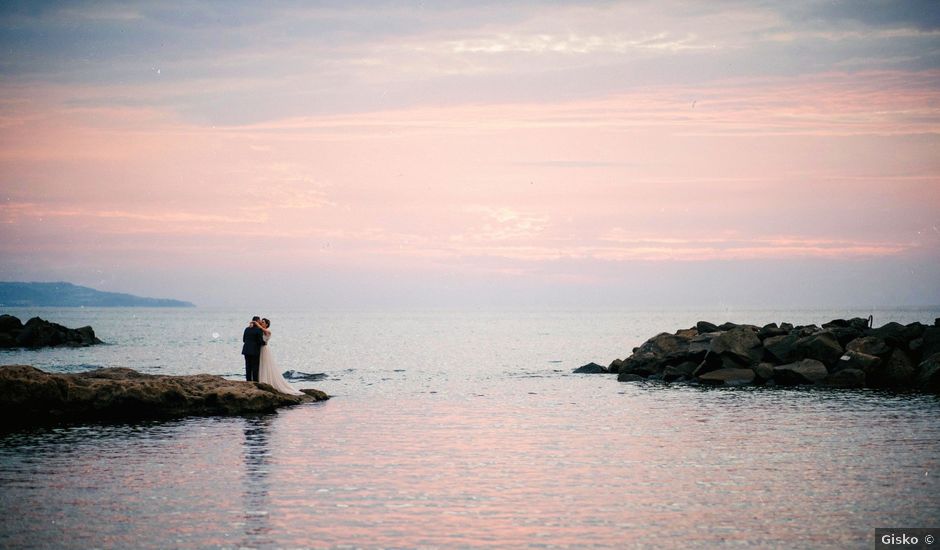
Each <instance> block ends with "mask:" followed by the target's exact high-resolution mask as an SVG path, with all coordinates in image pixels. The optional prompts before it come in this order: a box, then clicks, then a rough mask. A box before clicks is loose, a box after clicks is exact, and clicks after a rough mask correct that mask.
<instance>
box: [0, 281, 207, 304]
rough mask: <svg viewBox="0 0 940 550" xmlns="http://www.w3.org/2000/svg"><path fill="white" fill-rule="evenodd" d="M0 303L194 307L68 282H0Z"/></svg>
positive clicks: (179, 302) (163, 299) (180, 302)
mask: <svg viewBox="0 0 940 550" xmlns="http://www.w3.org/2000/svg"><path fill="white" fill-rule="evenodd" d="M0 307H196V305H195V304H193V303H192V302H185V301H183V300H172V299H169V298H147V297H143V296H134V295H133V294H123V293H119V292H102V291H100V290H95V289H93V288H89V287H87V286H78V285H74V284H72V283H65V282H58V283H24V282H0Z"/></svg>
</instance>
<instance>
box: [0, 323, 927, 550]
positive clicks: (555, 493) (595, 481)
mask: <svg viewBox="0 0 940 550" xmlns="http://www.w3.org/2000/svg"><path fill="white" fill-rule="evenodd" d="M0 313H8V314H12V315H16V316H18V317H20V318H21V319H23V320H24V321H25V319H27V318H29V317H33V316H40V317H42V318H43V319H46V320H49V321H53V322H56V323H60V324H63V325H66V326H69V327H79V326H84V325H91V326H92V327H94V329H95V332H96V334H97V335H98V337H99V338H101V339H102V340H103V341H105V342H106V344H105V345H101V346H93V347H88V348H60V349H44V350H36V351H28V350H17V351H2V352H0V364H28V365H33V366H35V367H38V368H41V369H44V370H47V371H50V372H79V371H85V370H90V369H95V368H99V367H118V366H120V367H131V368H134V369H137V370H139V371H142V372H146V373H151V374H174V375H178V374H195V373H212V374H217V375H221V376H225V377H228V378H232V379H239V378H242V377H243V372H244V363H243V360H242V357H241V356H240V341H241V333H242V330H243V328H244V327H245V326H246V324H247V322H248V320H249V318H250V317H251V315H252V314H253V313H255V312H252V311H239V310H233V309H207V308H186V309H141V308H113V309H112V308H107V309H90V308H61V309H60V308H33V309H15V308H2V309H0ZM260 313H263V314H265V316H266V317H269V318H270V319H271V321H272V327H271V328H272V330H273V333H274V336H273V338H272V340H271V344H270V345H271V348H270V349H271V351H272V352H273V354H274V357H275V359H276V361H277V364H278V368H279V369H280V370H296V371H302V372H306V373H311V374H315V373H322V374H323V375H324V376H323V377H322V378H321V379H319V380H316V381H313V382H301V383H297V386H298V387H316V388H319V389H321V390H323V391H326V392H327V393H329V394H330V395H331V396H332V398H331V399H330V400H328V401H325V402H321V403H312V404H305V405H301V406H297V407H293V408H286V409H282V410H280V411H278V412H277V413H276V414H268V415H260V416H244V417H243V416H235V417H196V418H184V419H179V420H172V421H148V422H126V423H85V424H80V425H72V426H57V427H44V428H33V429H24V430H19V431H13V432H10V431H7V432H5V433H2V434H0V547H2V548H121V549H125V548H187V549H188V548H700V547H701V548H709V547H746V548H871V547H872V546H873V545H874V529H875V528H882V527H886V528H901V527H938V526H940V398H938V396H933V395H923V394H916V393H892V392H886V391H876V390H870V389H864V390H835V389H816V388H791V389H783V388H760V387H751V388H706V387H695V386H683V385H671V386H666V385H663V384H660V383H652V382H640V383H636V382H623V383H622V382H618V381H617V380H616V377H615V376H612V375H605V374H574V373H573V372H572V371H573V370H574V369H575V368H577V367H579V366H581V365H583V364H585V363H588V362H592V361H593V362H596V363H600V364H603V365H607V364H609V363H610V362H611V361H612V360H613V359H616V358H620V359H623V358H625V357H627V356H629V355H630V353H631V351H632V349H633V348H634V347H636V346H638V345H640V344H641V343H642V342H643V341H645V340H646V339H647V338H649V337H651V336H653V335H655V334H657V333H659V332H664V331H666V332H674V331H675V330H677V329H680V328H688V327H690V326H694V324H695V323H696V322H697V321H699V320H706V321H710V322H714V323H722V322H725V321H732V322H738V323H752V324H756V325H763V324H766V323H771V322H792V323H796V324H813V323H815V324H821V323H824V322H827V321H829V320H831V319H835V318H849V317H856V316H857V317H865V318H867V317H868V316H869V315H872V316H873V318H874V324H875V326H880V325H882V324H884V323H887V322H889V321H898V322H901V323H909V322H913V321H920V322H923V323H925V324H933V322H934V319H935V318H937V317H940V308H933V309H931V308H923V309H870V308H868V309H865V308H859V309H845V310H785V309H780V310H733V309H720V310H711V311H691V310H680V309H674V310H656V311H642V310H630V309H608V310H600V309H585V310H576V309H571V310H550V309H544V310H538V309H526V310H518V309H506V310H494V309H486V310H473V309H461V310H446V309H434V310H430V309H429V310H374V311H373V310H343V311H271V312H260Z"/></svg>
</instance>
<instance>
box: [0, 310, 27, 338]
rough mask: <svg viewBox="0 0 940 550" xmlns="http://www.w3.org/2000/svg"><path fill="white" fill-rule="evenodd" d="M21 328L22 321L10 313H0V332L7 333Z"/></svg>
mask: <svg viewBox="0 0 940 550" xmlns="http://www.w3.org/2000/svg"><path fill="white" fill-rule="evenodd" d="M21 330H23V323H22V322H21V321H20V320H19V319H18V318H17V317H14V316H12V315H7V314H5V313H4V314H3V315H0V333H6V334H9V333H11V332H18V331H21Z"/></svg>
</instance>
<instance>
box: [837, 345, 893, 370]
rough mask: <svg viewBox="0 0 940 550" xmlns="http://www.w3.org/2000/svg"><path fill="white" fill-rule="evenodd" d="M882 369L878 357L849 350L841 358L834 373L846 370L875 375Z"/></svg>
mask: <svg viewBox="0 0 940 550" xmlns="http://www.w3.org/2000/svg"><path fill="white" fill-rule="evenodd" d="M880 367H881V358H880V357H878V356H877V355H868V354H867V353H862V352H860V351H853V350H848V351H846V352H845V354H844V355H843V356H842V357H840V358H839V361H838V362H837V363H836V365H835V367H833V371H834V372H838V371H840V370H844V369H855V370H860V371H862V372H864V373H874V372H875V371H876V370H878V369H879V368H880Z"/></svg>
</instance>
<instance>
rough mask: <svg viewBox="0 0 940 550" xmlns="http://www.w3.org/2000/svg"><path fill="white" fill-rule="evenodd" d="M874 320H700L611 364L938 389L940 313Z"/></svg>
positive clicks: (631, 376)
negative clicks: (921, 318)
mask: <svg viewBox="0 0 940 550" xmlns="http://www.w3.org/2000/svg"><path fill="white" fill-rule="evenodd" d="M869 325H870V321H869V320H867V319H860V318H855V319H848V320H845V319H836V320H834V321H830V322H828V323H825V324H823V325H822V326H821V327H820V326H816V325H805V326H794V325H792V324H790V323H781V324H779V325H778V324H776V323H773V324H769V325H764V326H762V327H758V326H754V325H745V324H740V325H739V324H735V323H724V324H722V325H715V324H712V323H708V322H705V321H700V322H699V323H697V324H696V325H695V326H694V327H691V328H688V329H682V330H678V331H676V332H675V333H674V334H669V333H665V332H664V333H661V334H657V335H656V336H654V337H652V338H650V339H649V340H647V341H646V342H644V343H643V344H642V345H641V346H639V347H637V348H634V349H633V353H632V354H631V355H630V356H629V357H627V358H626V359H615V360H614V361H613V362H612V363H611V364H610V366H609V367H607V369H606V371H607V372H609V373H615V374H617V379H618V380H621V381H636V380H661V381H663V382H667V383H672V382H686V383H698V384H710V385H728V386H735V385H751V384H755V385H776V386H794V385H804V384H807V385H808V384H811V385H820V386H831V387H847V388H893V389H913V390H920V391H926V392H932V393H940V319H937V320H936V321H934V324H933V326H927V325H924V324H921V323H911V324H908V325H902V324H900V323H888V324H886V325H884V326H882V327H880V328H873V327H871V326H869ZM586 370H595V371H596V369H586Z"/></svg>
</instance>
